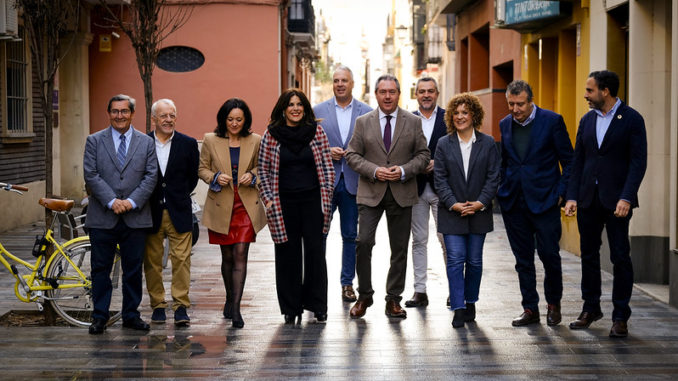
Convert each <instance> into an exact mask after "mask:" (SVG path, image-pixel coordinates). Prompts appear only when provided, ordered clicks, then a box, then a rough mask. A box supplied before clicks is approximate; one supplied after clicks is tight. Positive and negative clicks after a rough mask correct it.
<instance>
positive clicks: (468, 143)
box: [433, 93, 500, 328]
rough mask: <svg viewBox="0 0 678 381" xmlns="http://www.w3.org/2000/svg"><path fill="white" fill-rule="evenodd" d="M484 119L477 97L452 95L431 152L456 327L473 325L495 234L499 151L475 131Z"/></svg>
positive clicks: (486, 137)
mask: <svg viewBox="0 0 678 381" xmlns="http://www.w3.org/2000/svg"><path fill="white" fill-rule="evenodd" d="M484 115H485V112H484V111H483V107H482V106H481V105H480V101H479V100H478V98H477V97H476V96H474V95H471V94H469V93H464V94H459V95H456V96H454V97H453V98H452V99H451V100H450V102H449V103H448V104H447V109H446V110H445V123H446V124H447V133H448V134H447V135H446V136H443V137H442V138H440V140H438V146H437V147H436V153H435V158H436V160H435V164H434V174H433V176H434V181H435V188H436V192H437V193H438V198H439V200H440V201H439V202H440V203H439V206H438V232H439V233H442V234H443V237H444V239H445V247H446V249H447V279H448V282H449V287H450V309H452V310H454V318H453V320H452V326H453V327H455V328H460V327H463V326H464V322H470V321H473V320H475V316H476V310H475V303H476V302H477V301H478V293H479V291H480V279H481V276H482V271H483V244H484V242H485V235H486V234H487V233H488V232H490V231H492V229H493V221H492V199H493V198H494V196H495V194H496V193H497V187H498V185H499V165H500V156H499V151H498V150H497V146H496V145H495V142H494V139H493V138H492V137H491V136H488V135H485V134H483V133H482V132H480V131H479V129H480V126H481V125H482V122H483V117H484Z"/></svg>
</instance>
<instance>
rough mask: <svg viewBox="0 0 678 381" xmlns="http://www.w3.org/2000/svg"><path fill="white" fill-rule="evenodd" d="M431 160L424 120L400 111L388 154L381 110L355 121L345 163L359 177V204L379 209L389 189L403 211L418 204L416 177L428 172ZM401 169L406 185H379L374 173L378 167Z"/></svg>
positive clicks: (371, 112) (400, 182) (380, 182)
mask: <svg viewBox="0 0 678 381" xmlns="http://www.w3.org/2000/svg"><path fill="white" fill-rule="evenodd" d="M430 157H431V153H430V152H429V150H428V147H427V144H426V137H425V136H424V133H423V131H422V129H421V119H419V117H417V116H416V115H414V114H412V113H410V112H408V111H405V110H403V109H401V108H400V107H398V115H397V117H396V125H395V130H394V131H393V139H392V141H391V148H390V150H389V151H388V152H386V147H385V146H384V139H383V137H382V135H381V125H380V124H379V109H378V108H377V109H374V110H373V111H370V112H368V113H367V114H365V115H362V116H360V117H359V118H358V119H356V121H355V129H354V130H353V137H352V138H351V141H350V142H349V143H348V151H347V152H346V161H347V162H348V165H349V166H351V168H353V170H354V171H356V172H358V174H360V179H359V180H358V194H357V199H356V200H357V202H358V204H364V205H367V206H371V207H374V206H377V205H378V204H379V203H380V202H381V200H382V198H384V194H385V193H386V189H387V188H388V187H390V188H391V193H392V194H393V198H395V200H396V202H397V203H398V205H400V206H401V207H407V206H412V205H414V204H415V203H416V202H417V199H418V197H417V179H416V176H417V174H419V173H421V172H423V171H424V169H426V165H427V164H428V162H429V160H430ZM394 165H399V166H401V167H402V168H403V170H404V171H405V179H404V181H389V182H384V181H378V180H377V179H376V178H375V177H374V172H375V171H376V169H377V168H378V167H387V168H388V167H391V166H394Z"/></svg>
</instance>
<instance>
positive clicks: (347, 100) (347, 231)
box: [313, 65, 372, 302]
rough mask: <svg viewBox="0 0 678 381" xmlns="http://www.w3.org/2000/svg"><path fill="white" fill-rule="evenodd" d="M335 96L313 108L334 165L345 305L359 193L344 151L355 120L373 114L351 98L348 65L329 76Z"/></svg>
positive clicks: (353, 297) (348, 298) (349, 296)
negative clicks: (327, 140)
mask: <svg viewBox="0 0 678 381" xmlns="http://www.w3.org/2000/svg"><path fill="white" fill-rule="evenodd" d="M332 90H333V92H334V97H333V98H332V99H329V100H327V101H325V102H323V103H320V104H318V105H317V106H315V107H314V108H313V112H314V113H315V116H316V118H318V119H322V121H321V122H320V124H321V125H322V127H323V129H324V130H325V134H326V135H327V138H328V139H329V141H330V153H331V155H332V163H333V164H334V172H335V176H334V194H333V196H332V213H334V211H335V210H336V209H337V208H339V221H340V227H341V238H342V241H343V246H342V261H341V278H340V281H341V297H342V299H343V300H344V301H345V302H355V301H356V299H357V298H356V295H355V291H354V290H353V279H354V278H355V260H356V252H355V239H356V236H357V235H358V206H357V204H356V193H357V192H358V177H359V175H358V174H357V173H356V172H355V171H354V170H353V169H351V167H349V166H348V164H346V159H345V158H344V156H345V155H346V149H347V148H348V142H349V141H350V140H351V136H353V127H354V126H355V120H356V118H357V117H359V116H361V115H363V114H366V113H368V112H370V111H372V108H371V107H370V106H368V105H366V104H365V103H363V102H360V101H359V100H357V99H354V98H353V94H352V91H353V73H352V72H351V69H349V68H348V67H347V66H343V65H341V66H338V67H337V68H336V70H335V71H334V74H333V75H332Z"/></svg>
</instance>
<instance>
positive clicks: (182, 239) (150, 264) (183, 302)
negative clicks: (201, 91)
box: [144, 99, 200, 326]
mask: <svg viewBox="0 0 678 381" xmlns="http://www.w3.org/2000/svg"><path fill="white" fill-rule="evenodd" d="M151 117H152V118H153V122H154V124H155V130H154V131H153V132H151V133H150V134H149V136H150V137H152V138H153V140H154V141H155V152H156V156H157V157H158V183H157V185H156V187H155V189H154V190H153V194H152V195H151V199H150V204H151V215H152V216H153V231H152V233H151V234H149V236H148V237H147V238H146V256H145V258H144V273H145V274H146V289H147V290H148V295H149V296H150V299H151V308H152V309H153V315H152V316H151V322H152V323H164V322H165V319H166V317H165V309H166V308H167V302H166V301H165V287H164V286H163V281H162V259H163V255H164V252H165V250H164V247H163V242H164V241H165V237H167V238H169V259H170V260H171V262H172V309H173V310H174V324H175V325H179V326H180V325H187V324H189V322H190V318H189V317H188V313H187V312H186V309H187V308H189V307H190V306H191V301H190V299H189V297H188V289H189V286H190V284H191V246H192V245H191V243H192V231H193V213H192V208H191V192H193V189H194V188H195V186H196V185H197V183H198V163H199V160H200V159H199V157H200V153H199V151H198V143H197V142H196V141H195V139H193V138H192V137H190V136H186V135H184V134H182V133H180V132H178V131H176V130H175V127H176V120H177V108H176V106H175V105H174V102H173V101H172V100H170V99H160V100H158V101H156V102H155V103H154V104H153V106H152V107H151Z"/></svg>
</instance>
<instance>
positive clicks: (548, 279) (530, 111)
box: [497, 80, 572, 327]
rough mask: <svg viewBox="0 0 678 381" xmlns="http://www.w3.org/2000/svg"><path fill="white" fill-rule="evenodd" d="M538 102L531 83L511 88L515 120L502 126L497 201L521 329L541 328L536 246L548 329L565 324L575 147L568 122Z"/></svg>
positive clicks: (508, 91)
mask: <svg viewBox="0 0 678 381" xmlns="http://www.w3.org/2000/svg"><path fill="white" fill-rule="evenodd" d="M532 96H533V95H532V88H531V87H530V85H529V84H528V83H527V82H525V81H522V80H517V81H513V82H511V83H510V84H509V85H508V87H507V89H506V99H507V101H508V106H509V112H510V113H511V115H508V116H506V117H505V118H504V119H502V120H501V122H499V127H500V129H501V148H502V149H501V156H502V162H501V183H500V186H499V192H498V193H497V199H498V200H499V205H500V206H501V212H502V216H503V218H504V225H505V227H506V235H507V236H508V239H509V243H510V244H511V250H512V251H513V255H514V256H515V258H516V271H517V272H518V280H519V282H520V292H521V294H522V298H523V300H522V305H523V313H522V314H521V315H520V316H519V317H517V318H516V319H514V320H513V322H512V323H511V324H512V325H513V326H515V327H518V326H524V325H528V324H533V323H538V322H539V294H538V293H537V280H536V272H535V266H534V249H535V241H536V244H537V254H538V255H539V259H541V262H542V264H543V265H544V272H545V276H544V296H545V298H546V303H547V314H546V322H547V324H548V325H556V324H558V323H560V321H561V314H560V299H561V297H562V295H563V279H562V270H561V265H560V245H559V241H560V235H561V230H562V228H561V224H560V205H561V203H562V202H563V200H564V199H565V191H566V189H567V180H568V178H569V173H570V164H571V161H572V143H571V141H570V137H569V135H568V133H567V129H566V127H565V122H564V121H563V117H562V116H560V115H558V114H556V113H554V112H552V111H549V110H545V109H542V108H539V107H537V106H536V105H535V104H534V103H533V102H532ZM561 168H562V172H561Z"/></svg>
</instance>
